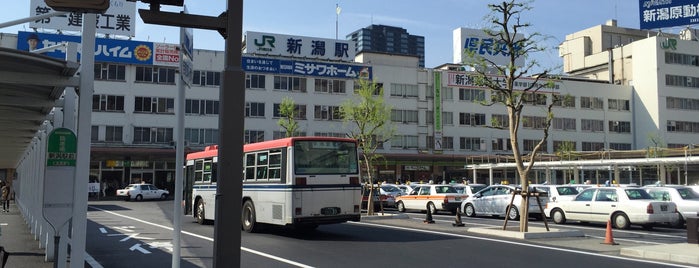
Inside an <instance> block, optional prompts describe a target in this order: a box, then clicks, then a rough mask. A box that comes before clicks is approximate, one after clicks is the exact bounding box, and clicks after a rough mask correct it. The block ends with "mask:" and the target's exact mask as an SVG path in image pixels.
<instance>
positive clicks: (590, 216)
mask: <svg viewBox="0 0 699 268" xmlns="http://www.w3.org/2000/svg"><path fill="white" fill-rule="evenodd" d="M547 210H548V211H550V213H551V218H552V219H553V222H555V223H556V224H563V223H566V221H582V222H599V223H606V222H607V221H611V223H612V226H614V227H615V228H618V229H628V228H629V226H631V225H632V224H634V225H641V226H643V227H644V228H646V229H651V228H652V227H653V226H655V225H660V224H676V223H677V221H678V220H679V214H678V213H677V206H676V205H675V203H673V202H667V201H655V200H653V199H652V197H651V196H650V195H649V194H648V193H647V192H646V191H645V190H644V189H641V188H636V187H592V188H588V189H585V190H583V191H582V192H580V194H578V195H577V196H576V197H575V198H574V199H573V200H560V201H558V202H555V203H548V207H547Z"/></svg>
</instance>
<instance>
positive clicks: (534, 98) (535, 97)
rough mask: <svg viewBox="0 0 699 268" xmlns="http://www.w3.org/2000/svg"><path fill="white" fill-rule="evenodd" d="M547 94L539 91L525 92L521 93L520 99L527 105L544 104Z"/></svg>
mask: <svg viewBox="0 0 699 268" xmlns="http://www.w3.org/2000/svg"><path fill="white" fill-rule="evenodd" d="M546 99H547V96H546V95H545V94H541V93H526V94H524V95H522V101H523V102H524V103H525V104H529V105H546Z"/></svg>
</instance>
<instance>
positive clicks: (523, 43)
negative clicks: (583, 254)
mask: <svg viewBox="0 0 699 268" xmlns="http://www.w3.org/2000/svg"><path fill="white" fill-rule="evenodd" d="M530 3H531V1H526V2H521V3H520V2H518V1H516V0H507V1H503V2H502V3H498V4H488V8H489V9H490V10H491V13H490V14H489V15H488V16H486V21H487V22H489V23H491V24H492V26H491V27H489V28H486V29H483V31H484V32H485V34H486V35H488V36H490V37H492V38H493V40H494V44H493V46H492V52H493V54H495V55H497V54H503V55H506V56H508V57H509V60H508V63H507V64H506V65H498V64H496V63H495V62H493V61H492V60H490V59H487V58H484V57H482V56H479V55H478V54H476V53H475V52H476V51H466V53H467V58H466V60H465V62H464V64H467V65H471V66H472V67H473V69H474V72H475V73H476V74H475V77H474V82H475V84H476V85H478V86H482V87H486V88H488V89H490V92H491V96H492V97H491V99H490V100H489V101H486V102H487V103H484V105H494V104H502V105H504V106H505V108H506V109H507V115H508V122H509V124H508V125H507V128H508V130H509V134H510V143H511V145H512V153H513V155H514V159H515V164H516V166H517V173H518V174H519V177H520V179H521V182H522V194H523V195H526V194H527V191H528V188H529V179H528V177H529V173H530V171H531V169H532V167H533V165H534V162H535V159H536V156H537V155H538V154H539V153H540V151H541V149H542V148H543V146H544V144H545V143H546V140H547V138H548V136H549V128H550V126H551V120H552V119H553V113H552V108H553V105H554V103H556V102H557V101H560V100H559V99H558V96H557V95H554V94H553V93H551V94H550V95H551V97H552V100H551V102H549V103H548V104H547V105H545V107H546V108H544V112H545V113H546V117H545V120H544V122H543V123H542V124H540V125H537V126H536V128H540V129H542V130H543V136H542V137H541V139H540V140H539V141H538V142H537V143H536V145H535V146H534V148H533V149H532V150H531V152H530V153H529V157H528V160H529V164H528V165H527V166H526V167H525V166H524V160H525V155H524V154H523V153H522V149H521V148H520V145H519V128H520V123H522V122H523V121H524V120H523V119H522V112H523V111H524V107H525V106H527V105H529V104H530V103H532V100H536V99H537V98H539V97H541V96H542V95H543V94H541V93H539V90H540V89H542V88H552V85H553V81H552V80H549V79H548V78H546V77H547V75H548V73H549V70H543V71H540V72H538V73H534V74H532V75H531V76H529V78H532V79H533V81H532V82H531V83H524V85H525V86H524V87H522V86H518V88H517V90H515V81H517V80H518V79H520V78H523V77H525V75H526V74H530V73H532V72H535V68H536V67H539V63H538V62H537V61H535V60H529V61H528V62H527V63H525V64H523V65H521V66H520V65H518V62H519V61H518V59H520V58H521V59H524V58H525V57H526V56H527V55H529V54H530V53H535V52H541V51H543V50H545V48H544V47H541V46H539V44H540V42H541V40H540V39H542V38H543V36H542V35H541V34H538V33H533V34H530V35H529V36H524V34H523V32H524V30H525V29H526V28H527V27H529V26H530V25H529V24H528V23H522V22H521V16H522V14H523V13H524V12H526V11H529V10H531V7H530V5H529V4H530ZM541 43H543V42H541ZM496 75H497V76H496ZM530 81H531V80H530ZM543 96H546V95H543ZM520 208H521V210H522V211H520V215H521V216H520V232H527V231H528V219H527V215H528V213H529V211H528V208H529V198H522V202H521V204H520Z"/></svg>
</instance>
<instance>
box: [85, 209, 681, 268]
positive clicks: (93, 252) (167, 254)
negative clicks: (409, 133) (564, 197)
mask: <svg viewBox="0 0 699 268" xmlns="http://www.w3.org/2000/svg"><path fill="white" fill-rule="evenodd" d="M172 206H173V201H172V200H166V201H143V202H124V201H98V202H90V204H89V210H88V226H87V228H88V230H87V234H88V240H87V252H88V254H89V255H90V256H91V258H92V259H94V262H91V263H90V267H171V265H170V264H171V259H172V255H171V252H172V243H171V239H172V229H171V226H172V211H173V210H172ZM407 215H408V216H409V217H410V218H402V219H386V217H373V218H365V219H363V220H362V222H360V223H346V224H336V225H325V226H320V227H319V228H318V229H317V230H316V231H314V232H308V233H299V232H296V231H294V230H291V229H288V228H280V227H270V228H266V229H265V230H264V231H263V232H261V233H255V234H248V233H243V234H242V248H241V251H240V252H241V267H357V266H363V267H387V266H388V267H474V266H475V267H478V266H481V265H483V266H487V267H514V266H515V265H516V264H517V263H523V264H524V265H525V267H532V266H537V267H586V268H589V267H595V266H597V267H634V268H637V267H664V266H670V264H663V263H657V262H648V261H642V260H632V259H629V258H624V257H620V256H619V254H618V251H619V247H617V246H607V245H601V244H600V242H601V241H602V240H600V238H598V237H601V238H604V232H605V228H604V227H605V226H601V225H589V224H572V225H566V227H569V228H578V229H581V230H583V232H585V233H586V235H587V236H586V237H578V238H562V239H534V240H512V239H509V240H508V239H502V238H496V237H483V236H476V235H474V234H470V233H467V232H466V231H464V230H466V228H457V227H453V226H451V223H452V222H453V221H454V219H455V218H454V216H452V215H448V214H439V215H434V219H435V220H436V221H437V223H436V224H429V225H427V224H424V223H423V222H422V220H423V219H424V217H425V215H424V214H407ZM462 220H463V221H464V223H466V224H467V227H469V226H478V227H483V226H502V223H503V220H502V219H493V218H465V217H463V218H462ZM182 222H183V226H182V230H183V234H182V236H181V237H182V240H181V241H182V246H181V256H182V261H181V266H180V267H212V262H213V255H212V254H213V253H212V252H213V230H214V228H213V225H198V224H196V223H194V222H193V220H192V218H191V217H190V216H183V220H182ZM510 224H512V225H513V226H514V225H517V222H511V223H510ZM532 224H533V225H537V224H541V226H543V223H541V222H533V223H532ZM557 227H558V226H557ZM231 228H235V229H236V230H240V227H239V226H233V227H231ZM615 237H616V240H617V242H619V243H620V244H624V245H627V246H630V245H644V244H662V243H681V242H684V241H686V231H684V230H681V229H671V228H656V229H655V230H653V231H646V230H643V229H640V228H639V229H631V230H628V231H626V230H624V231H622V230H615Z"/></svg>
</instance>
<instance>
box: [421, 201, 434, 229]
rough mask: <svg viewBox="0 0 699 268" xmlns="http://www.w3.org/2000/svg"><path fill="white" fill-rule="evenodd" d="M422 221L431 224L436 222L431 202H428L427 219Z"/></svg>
mask: <svg viewBox="0 0 699 268" xmlns="http://www.w3.org/2000/svg"><path fill="white" fill-rule="evenodd" d="M422 222H424V223H429V224H432V223H434V220H433V219H432V211H431V210H430V204H427V214H426V215H425V220H424V221H422Z"/></svg>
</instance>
